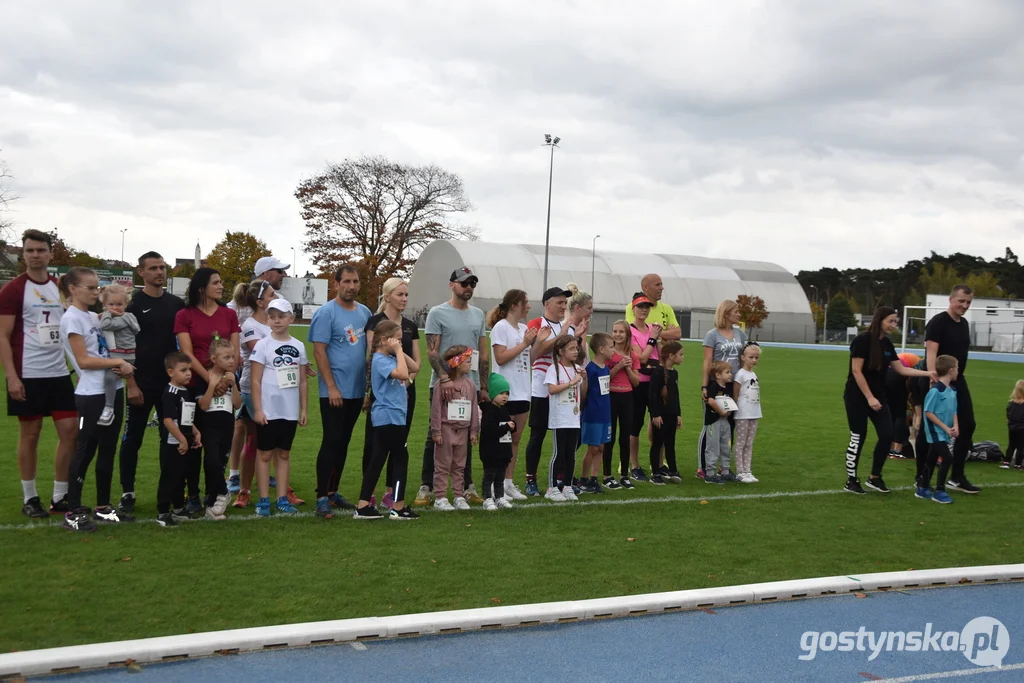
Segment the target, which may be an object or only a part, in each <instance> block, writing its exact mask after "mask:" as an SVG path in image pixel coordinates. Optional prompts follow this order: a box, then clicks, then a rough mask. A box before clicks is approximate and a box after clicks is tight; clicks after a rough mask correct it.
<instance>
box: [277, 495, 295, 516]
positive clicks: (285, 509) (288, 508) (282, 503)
mask: <svg viewBox="0 0 1024 683" xmlns="http://www.w3.org/2000/svg"><path fill="white" fill-rule="evenodd" d="M276 506H277V511H278V513H279V514H282V515H294V514H296V513H298V511H299V509H298V508H296V507H295V506H294V505H292V504H291V503H290V502H288V496H281V497H280V498H278V499H277V504H276Z"/></svg>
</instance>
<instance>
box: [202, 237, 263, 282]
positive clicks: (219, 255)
mask: <svg viewBox="0 0 1024 683" xmlns="http://www.w3.org/2000/svg"><path fill="white" fill-rule="evenodd" d="M263 256H270V249H268V248H267V245H266V244H265V243H264V242H263V240H261V239H257V238H256V237H255V236H254V235H253V234H252V233H248V232H242V231H239V232H228V233H227V234H225V235H224V239H222V240H221V241H220V242H218V243H217V245H216V246H214V248H213V249H212V250H211V251H210V253H209V255H208V256H207V257H206V265H207V266H209V267H210V268H213V269H215V270H216V271H217V272H219V273H220V279H221V280H223V281H224V296H225V297H230V296H231V290H233V289H234V288H235V285H236V284H238V283H239V282H249V281H250V280H252V278H253V274H252V269H253V267H254V266H255V265H256V261H257V259H259V258H261V257H263Z"/></svg>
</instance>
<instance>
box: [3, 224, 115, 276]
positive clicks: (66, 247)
mask: <svg viewBox="0 0 1024 683" xmlns="http://www.w3.org/2000/svg"><path fill="white" fill-rule="evenodd" d="M50 236H51V237H52V238H53V249H52V252H53V257H52V258H51V259H50V265H51V266H84V267H86V268H103V267H105V266H106V265H107V264H106V261H104V260H103V259H101V258H100V257H99V256H93V255H92V254H90V253H89V252H87V251H85V250H83V249H78V248H76V247H74V246H72V245H70V244H68V243H67V242H65V241H64V239H63V238H62V237H60V235H58V234H57V230H56V228H55V229H53V230H51V231H50ZM24 267H25V264H24V262H22V268H24Z"/></svg>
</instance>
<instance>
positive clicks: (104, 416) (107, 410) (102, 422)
mask: <svg viewBox="0 0 1024 683" xmlns="http://www.w3.org/2000/svg"><path fill="white" fill-rule="evenodd" d="M96 424H98V425H99V426H100V427H109V426H110V425H112V424H114V407H113V406H110V407H106V406H104V408H103V412H102V413H100V417H99V419H98V420H96Z"/></svg>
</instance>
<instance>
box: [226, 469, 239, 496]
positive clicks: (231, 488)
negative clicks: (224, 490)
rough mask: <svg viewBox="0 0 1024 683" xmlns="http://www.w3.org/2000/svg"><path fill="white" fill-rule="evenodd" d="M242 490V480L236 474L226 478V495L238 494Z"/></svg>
mask: <svg viewBox="0 0 1024 683" xmlns="http://www.w3.org/2000/svg"><path fill="white" fill-rule="evenodd" d="M241 490H242V478H241V477H240V476H238V475H237V474H232V475H231V476H230V477H228V493H238V492H239V491H241Z"/></svg>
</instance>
